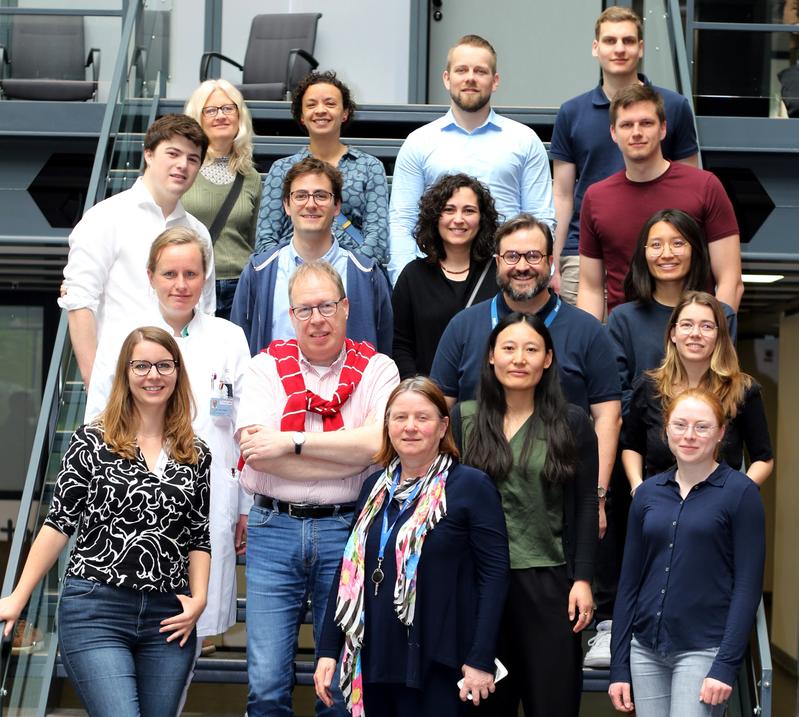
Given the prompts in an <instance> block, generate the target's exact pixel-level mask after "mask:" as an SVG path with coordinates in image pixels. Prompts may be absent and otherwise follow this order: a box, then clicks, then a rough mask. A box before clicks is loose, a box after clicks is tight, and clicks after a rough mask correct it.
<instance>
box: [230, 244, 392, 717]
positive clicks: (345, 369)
mask: <svg viewBox="0 0 799 717" xmlns="http://www.w3.org/2000/svg"><path fill="white" fill-rule="evenodd" d="M289 297H290V300H291V308H290V313H291V322H292V324H293V326H294V330H295V334H296V337H297V338H296V339H291V340H289V341H282V340H278V341H273V342H272V343H271V344H270V345H269V347H268V348H267V349H265V350H264V351H262V352H261V353H260V354H258V355H257V356H256V357H255V358H253V359H252V362H251V363H250V366H249V369H248V372H247V374H246V376H245V382H244V388H243V391H242V396H241V405H240V407H239V411H238V430H239V438H240V442H241V456H242V461H243V463H244V467H243V470H242V474H241V484H242V485H243V486H244V489H245V490H246V491H248V492H250V493H253V495H254V504H253V507H252V510H251V511H250V515H249V520H248V525H247V660H248V670H249V695H248V705H247V714H248V715H249V717H262V716H263V715H270V716H272V715H291V714H292V706H291V704H292V703H291V690H292V687H293V685H294V667H293V660H294V653H295V648H296V643H297V631H298V626H299V624H300V622H301V621H302V615H303V614H304V612H305V609H306V601H307V599H308V598H310V599H311V605H312V609H313V622H314V636H315V637H317V636H318V631H319V630H320V629H321V624H322V620H323V618H324V611H325V607H326V603H327V596H328V594H329V592H330V587H331V583H332V581H333V577H334V574H335V572H336V569H337V568H338V565H339V563H340V562H341V557H342V555H343V552H344V545H345V543H346V540H347V536H348V534H349V529H350V523H351V522H352V518H353V514H352V513H353V509H354V506H355V499H356V498H357V496H358V492H359V491H360V488H361V484H362V483H363V481H364V479H365V478H366V477H367V476H368V475H369V474H370V472H372V467H371V464H372V456H373V455H374V454H375V453H376V452H377V450H378V448H379V447H380V440H381V435H382V430H383V415H384V413H385V405H386V401H387V400H388V396H389V394H390V393H391V391H392V389H393V388H394V387H395V386H396V385H397V384H398V383H399V373H398V371H397V367H396V365H395V364H394V362H393V361H392V360H391V359H390V358H388V356H384V355H383V354H380V353H377V352H376V351H375V349H374V347H373V346H372V345H371V344H369V343H367V342H365V341H364V342H360V343H359V342H356V341H352V340H350V339H348V338H346V326H347V316H348V314H349V310H350V307H349V302H348V301H347V298H346V296H345V294H344V286H343V284H342V281H341V277H340V276H339V275H338V273H337V272H336V270H335V269H334V268H333V267H332V266H331V265H330V264H328V263H327V262H325V261H321V260H320V261H310V262H306V263H303V264H301V265H300V266H299V267H298V269H297V270H296V272H295V273H294V274H293V275H292V277H291V280H290V282H289ZM343 710H344V708H343V706H342V705H341V700H340V696H339V701H338V704H337V705H336V706H335V707H333V708H327V707H325V706H324V705H323V704H322V703H321V702H318V703H317V714H318V715H334V714H343V713H344V711H343Z"/></svg>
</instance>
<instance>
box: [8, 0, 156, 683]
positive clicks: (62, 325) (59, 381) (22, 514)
mask: <svg viewBox="0 0 799 717" xmlns="http://www.w3.org/2000/svg"><path fill="white" fill-rule="evenodd" d="M142 2H143V0H135V2H134V1H132V2H129V3H128V4H127V9H126V11H125V14H124V20H123V23H122V31H121V34H120V44H119V52H118V53H117V61H116V65H115V67H114V71H113V74H112V77H111V85H110V88H111V89H110V92H109V101H108V103H107V104H106V109H105V113H104V115H103V122H102V126H101V130H100V135H99V139H98V142H97V151H96V153H95V158H94V163H93V165H92V174H91V179H90V181H89V190H88V192H87V194H86V202H85V204H84V212H85V211H86V210H88V209H89V208H90V207H92V206H93V205H94V204H95V202H96V201H97V199H98V193H99V191H100V186H101V181H102V180H103V178H104V176H105V164H106V161H107V155H108V153H109V146H110V142H109V140H110V138H111V136H112V127H115V126H118V124H119V117H120V108H121V104H122V103H121V97H122V93H123V92H124V90H125V84H124V83H125V80H126V76H127V73H126V68H127V53H128V48H129V46H130V41H131V38H132V37H133V29H134V26H135V20H136V15H137V13H138V11H139V6H140V5H141V4H142ZM6 10H17V9H16V8H0V14H14V13H9V12H5V11H6ZM114 13H115V14H116V15H120V14H121V12H119V11H114ZM19 14H63V13H62V12H37V13H31V12H22V13H19ZM68 14H76V13H75V12H72V13H68ZM87 14H91V15H110V14H112V13H111V12H101V11H89V12H88V13H87ZM71 348H72V347H71V343H70V340H69V331H68V321H67V312H66V311H62V312H61V318H60V320H59V323H58V329H57V331H56V338H55V344H54V346H53V352H52V356H51V360H50V367H49V369H48V372H47V380H46V382H45V388H44V393H43V396H42V406H41V409H40V411H39V419H38V421H37V424H36V432H35V434H34V439H33V445H32V447H31V459H30V462H29V464H28V470H27V473H26V476H25V485H24V487H23V491H22V497H21V500H20V506H19V513H18V517H17V526H16V529H15V530H14V536H13V538H12V540H11V549H10V551H9V556H8V563H7V566H6V573H5V576H4V578H3V587H2V595H8V594H9V593H10V592H11V590H12V589H13V587H14V584H15V582H16V579H17V573H18V571H19V567H20V556H21V554H22V548H23V545H24V543H25V541H26V538H27V533H28V529H29V520H30V514H31V506H32V505H33V501H34V494H36V493H37V492H38V491H39V490H40V488H41V485H40V483H41V479H42V478H43V476H44V472H45V470H46V467H47V466H46V458H47V457H49V455H50V453H51V451H52V447H53V441H54V438H55V434H56V430H55V429H56V422H57V419H58V409H59V406H60V403H61V397H62V395H63V392H64V387H65V385H66V379H65V376H64V372H65V369H66V359H67V357H68V356H69V352H70V351H71ZM4 627H5V623H4V622H2V621H0V634H2V630H3V628H4ZM3 658H4V655H0V677H3V678H4V677H5V675H4V672H5V667H4V665H3V664H2V663H3V661H4V660H3Z"/></svg>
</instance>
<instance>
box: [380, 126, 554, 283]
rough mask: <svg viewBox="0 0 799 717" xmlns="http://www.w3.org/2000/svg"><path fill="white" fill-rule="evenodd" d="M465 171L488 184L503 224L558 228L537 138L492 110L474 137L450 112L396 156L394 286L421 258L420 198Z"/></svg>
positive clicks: (391, 256)
mask: <svg viewBox="0 0 799 717" xmlns="http://www.w3.org/2000/svg"><path fill="white" fill-rule="evenodd" d="M455 172H465V173H466V174H469V175H471V176H473V177H476V178H477V179H479V180H480V181H481V182H483V183H484V184H486V185H487V186H488V188H489V189H490V190H491V195H492V196H493V197H494V202H495V203H496V207H497V211H498V212H499V214H500V219H501V220H504V219H510V218H511V217H513V216H514V215H516V214H518V213H519V212H521V211H525V212H530V213H532V214H534V215H535V216H536V217H538V218H539V219H541V220H542V221H545V222H546V223H547V224H549V225H550V226H552V227H554V224H555V209H554V205H553V203H552V175H551V173H550V171H549V159H548V157H547V152H546V149H545V148H544V145H543V143H542V142H541V140H540V139H539V138H538V135H537V134H536V133H535V132H533V130H531V129H530V128H529V127H527V126H526V125H523V124H521V123H519V122H516V121H514V120H511V119H508V118H507V117H502V116H501V115H498V114H497V113H496V112H494V110H491V112H490V113H489V115H488V118H487V119H486V121H485V122H484V123H483V124H482V125H480V126H479V127H477V128H476V129H475V130H473V131H472V132H468V131H466V130H465V129H463V128H462V127H460V126H459V125H458V124H457V123H456V122H455V117H454V115H453V114H452V110H449V111H448V112H447V114H445V115H444V116H443V117H441V118H439V119H437V120H434V121H433V122H430V123H429V124H426V125H424V126H423V127H420V128H419V129H417V130H414V131H413V132H411V134H409V135H408V139H406V140H405V142H404V143H403V145H402V147H401V148H400V151H399V154H398V155H397V162H396V165H395V169H394V176H393V179H392V183H391V202H390V205H389V224H390V241H389V264H388V272H389V276H390V277H391V281H392V283H393V282H396V280H397V277H398V276H399V273H400V272H401V271H402V268H403V267H404V266H405V265H406V264H407V263H408V262H409V261H411V260H413V259H415V258H416V256H417V255H418V256H421V254H417V247H416V242H415V241H414V239H413V229H414V226H415V225H416V218H417V215H418V213H419V199H420V198H421V196H422V194H423V193H424V192H425V190H426V189H427V188H428V187H430V185H432V184H433V183H434V182H435V181H436V180H437V179H438V178H439V177H441V176H442V175H445V174H454V173H455Z"/></svg>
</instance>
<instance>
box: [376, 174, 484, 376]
mask: <svg viewBox="0 0 799 717" xmlns="http://www.w3.org/2000/svg"><path fill="white" fill-rule="evenodd" d="M496 228H497V211H496V209H495V208H494V200H493V199H492V198H491V193H490V192H489V191H488V189H487V188H486V187H485V186H484V185H483V184H481V183H480V182H478V181H477V180H476V179H474V178H473V177H470V176H468V175H466V174H452V175H447V176H444V177H441V179H439V180H438V181H437V182H436V183H435V184H434V185H433V186H432V187H430V189H428V190H427V191H426V192H425V193H424V195H423V196H422V198H421V200H420V201H419V218H418V219H417V221H416V229H415V230H414V236H415V237H416V243H417V244H418V246H419V248H420V249H421V250H422V251H423V252H424V254H425V255H426V256H425V257H424V258H423V259H415V260H414V261H412V262H411V263H410V264H408V265H407V266H406V267H405V268H404V269H403V270H402V273H401V274H400V275H399V278H398V279H397V283H396V285H395V286H394V293H393V295H392V298H391V303H392V306H393V308H394V349H393V358H394V360H395V361H396V362H397V367H398V368H399V372H400V377H401V378H408V377H409V376H415V375H416V374H421V375H423V376H427V375H428V374H429V373H430V368H431V367H432V365H433V357H434V356H435V355H436V348H437V347H438V341H439V339H440V338H441V334H443V333H444V329H445V328H447V324H448V323H449V320H450V319H451V318H452V317H453V316H455V314H457V313H458V312H459V311H460V310H461V309H464V308H466V307H467V306H471V305H472V304H475V303H478V302H480V301H485V300H486V299H490V298H491V297H492V296H494V295H495V294H496V293H497V284H496V280H495V278H494V268H493V261H492V256H493V253H494V232H495V231H496Z"/></svg>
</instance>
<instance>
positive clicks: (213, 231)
mask: <svg viewBox="0 0 799 717" xmlns="http://www.w3.org/2000/svg"><path fill="white" fill-rule="evenodd" d="M243 184H244V175H243V174H242V173H241V172H236V178H235V179H234V180H233V186H232V187H231V188H230V191H229V192H228V193H227V196H226V197H225V201H224V202H222V206H221V207H219V211H218V212H217V213H216V216H215V217H214V223H213V224H211V226H210V227H209V228H208V233H209V234H210V235H211V243H212V244H216V240H217V239H219V234H220V233H221V232H222V228H223V227H224V226H225V222H227V220H228V217H229V216H230V212H231V211H232V210H233V205H234V204H235V203H236V200H237V199H238V198H239V194H241V186H242V185H243Z"/></svg>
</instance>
